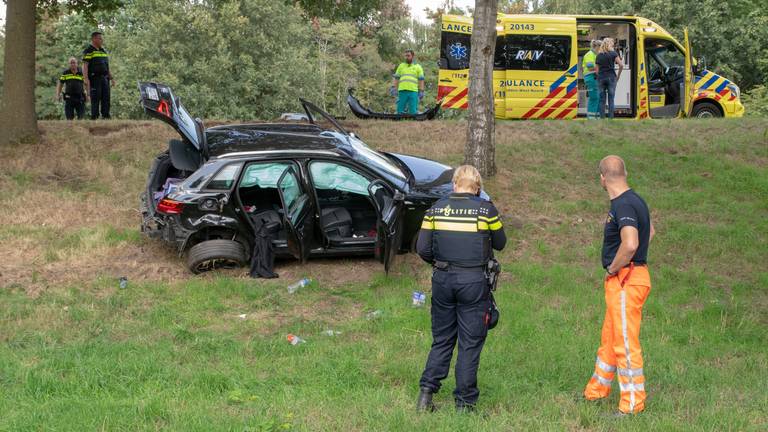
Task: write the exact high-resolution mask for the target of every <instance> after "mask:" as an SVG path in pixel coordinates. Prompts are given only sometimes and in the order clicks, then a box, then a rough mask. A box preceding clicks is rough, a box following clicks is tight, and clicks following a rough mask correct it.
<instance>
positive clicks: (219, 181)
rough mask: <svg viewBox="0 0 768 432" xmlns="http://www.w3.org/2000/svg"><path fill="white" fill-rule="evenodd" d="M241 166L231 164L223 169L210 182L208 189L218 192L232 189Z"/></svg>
mask: <svg viewBox="0 0 768 432" xmlns="http://www.w3.org/2000/svg"><path fill="white" fill-rule="evenodd" d="M240 165H241V164H229V165H227V166H225V167H224V168H222V169H221V170H220V171H219V172H218V173H216V175H215V176H214V177H213V179H212V180H211V181H210V182H208V186H207V188H208V189H216V190H229V189H231V188H232V183H234V182H235V177H237V172H238V171H240Z"/></svg>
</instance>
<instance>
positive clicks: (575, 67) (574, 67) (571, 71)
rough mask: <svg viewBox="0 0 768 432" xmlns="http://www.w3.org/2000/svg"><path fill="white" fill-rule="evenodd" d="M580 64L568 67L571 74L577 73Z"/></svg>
mask: <svg viewBox="0 0 768 432" xmlns="http://www.w3.org/2000/svg"><path fill="white" fill-rule="evenodd" d="M578 66H579V65H577V64H575V65H573V67H571V68H570V69H568V73H569V74H572V73H576V69H577V68H578Z"/></svg>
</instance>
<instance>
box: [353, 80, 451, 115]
mask: <svg viewBox="0 0 768 432" xmlns="http://www.w3.org/2000/svg"><path fill="white" fill-rule="evenodd" d="M354 91H355V89H353V88H351V89H349V90H347V92H348V93H349V94H348V95H347V104H349V109H350V110H351V111H352V114H354V115H355V117H357V118H360V119H379V120H416V121H422V120H433V119H434V118H435V117H437V115H438V114H439V113H440V105H441V104H442V103H443V101H439V102H438V103H437V104H435V106H433V107H432V108H430V109H428V110H426V111H424V112H420V113H417V114H391V113H379V112H374V111H371V110H369V109H368V108H366V107H364V106H363V104H361V103H360V101H359V100H357V98H356V97H355V95H354Z"/></svg>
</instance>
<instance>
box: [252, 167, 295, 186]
mask: <svg viewBox="0 0 768 432" xmlns="http://www.w3.org/2000/svg"><path fill="white" fill-rule="evenodd" d="M289 167H291V164H290V163H288V162H273V163H253V164H250V165H248V166H247V167H246V168H245V172H244V173H243V179H242V180H241V181H240V187H241V188H243V187H253V186H259V187H261V188H273V189H274V188H277V181H278V180H279V179H280V176H281V175H283V173H284V172H285V170H287V169H288V168H289Z"/></svg>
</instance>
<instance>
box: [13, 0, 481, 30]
mask: <svg viewBox="0 0 768 432" xmlns="http://www.w3.org/2000/svg"><path fill="white" fill-rule="evenodd" d="M405 3H406V4H407V5H408V6H409V7H410V8H411V15H412V16H413V17H414V18H416V19H418V20H419V21H424V22H426V20H427V17H426V16H425V15H424V8H425V7H428V8H430V9H436V8H437V7H438V6H440V5H441V4H442V3H443V2H442V1H441V0H405ZM454 3H455V4H456V6H458V7H461V8H464V7H467V6H474V4H475V0H455V1H454ZM0 27H5V3H4V2H2V1H0Z"/></svg>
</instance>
